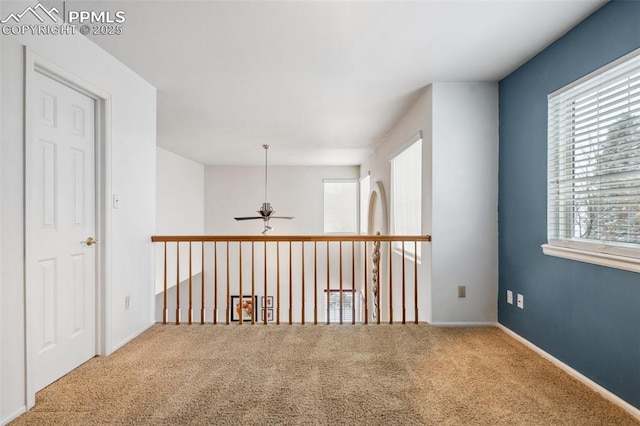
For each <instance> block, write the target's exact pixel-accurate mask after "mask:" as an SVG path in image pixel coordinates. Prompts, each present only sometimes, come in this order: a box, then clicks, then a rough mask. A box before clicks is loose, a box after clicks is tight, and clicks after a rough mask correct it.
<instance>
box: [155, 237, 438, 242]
mask: <svg viewBox="0 0 640 426" xmlns="http://www.w3.org/2000/svg"><path fill="white" fill-rule="evenodd" d="M189 241H192V242H193V241H197V242H202V241H205V242H212V241H213V242H227V241H228V242H247V241H248V242H257V241H266V242H270V241H291V242H296V243H297V242H313V241H331V242H338V241H392V242H393V241H412V242H413V241H423V242H428V241H431V235H417V236H416V235H154V236H152V237H151V242H154V243H161V242H189Z"/></svg>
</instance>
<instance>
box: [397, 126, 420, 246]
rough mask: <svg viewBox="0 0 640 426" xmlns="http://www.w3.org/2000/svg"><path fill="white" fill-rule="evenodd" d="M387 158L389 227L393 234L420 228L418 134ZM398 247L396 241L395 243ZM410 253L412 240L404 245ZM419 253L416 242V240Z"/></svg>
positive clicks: (415, 230) (410, 232) (402, 233)
mask: <svg viewBox="0 0 640 426" xmlns="http://www.w3.org/2000/svg"><path fill="white" fill-rule="evenodd" d="M409 143H410V145H409V146H408V147H407V148H406V149H404V150H403V151H402V152H400V153H399V154H397V155H396V156H395V157H393V158H392V159H391V230H392V232H393V233H394V234H395V235H420V234H421V232H422V226H421V225H422V223H421V222H422V134H421V133H419V134H417V135H416V136H414V137H413V138H412V139H411V141H410V142H409ZM395 244H396V249H400V243H395ZM405 252H408V254H411V256H410V257H413V244H409V245H405ZM418 256H420V244H418Z"/></svg>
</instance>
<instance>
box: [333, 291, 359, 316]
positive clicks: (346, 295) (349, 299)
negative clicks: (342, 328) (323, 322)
mask: <svg viewBox="0 0 640 426" xmlns="http://www.w3.org/2000/svg"><path fill="white" fill-rule="evenodd" d="M327 294H328V297H327V298H328V302H327V303H328V305H329V322H331V323H339V322H340V291H331V292H329V293H327ZM352 318H353V292H352V291H343V292H342V322H343V323H345V322H347V323H351V321H352Z"/></svg>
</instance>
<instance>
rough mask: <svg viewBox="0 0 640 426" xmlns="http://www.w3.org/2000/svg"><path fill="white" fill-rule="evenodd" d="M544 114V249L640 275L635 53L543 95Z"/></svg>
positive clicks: (639, 76) (639, 83)
mask: <svg viewBox="0 0 640 426" xmlns="http://www.w3.org/2000/svg"><path fill="white" fill-rule="evenodd" d="M548 110H549V118H548V168H547V173H548V190H547V199H548V200H547V206H548V220H547V237H548V244H547V245H545V246H543V249H544V252H545V253H546V254H550V255H556V256H561V257H568V258H573V259H577V260H582V261H588V262H592V263H597V264H601V265H606V266H614V267H619V268H622V269H630V270H636V269H637V271H638V272H640V269H638V268H640V259H630V258H639V257H640V56H638V54H637V53H636V54H635V55H633V57H631V58H629V57H626V58H623V59H622V60H619V61H616V62H614V63H613V64H610V65H608V66H606V67H604V68H603V69H600V70H598V71H596V72H594V73H592V74H590V75H588V76H587V77H585V78H583V79H581V80H579V81H577V82H576V83H574V84H571V85H570V86H568V87H566V88H563V89H560V90H559V91H557V92H555V93H552V94H550V95H549V97H548ZM590 253H591V254H590ZM625 259H626V260H625ZM628 262H630V264H627V263H628Z"/></svg>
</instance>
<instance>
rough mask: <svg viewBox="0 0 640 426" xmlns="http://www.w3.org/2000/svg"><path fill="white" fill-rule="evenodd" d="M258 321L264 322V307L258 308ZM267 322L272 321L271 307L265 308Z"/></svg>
mask: <svg viewBox="0 0 640 426" xmlns="http://www.w3.org/2000/svg"><path fill="white" fill-rule="evenodd" d="M260 321H262V322H264V308H262V309H260ZM267 322H273V308H269V309H267Z"/></svg>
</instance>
